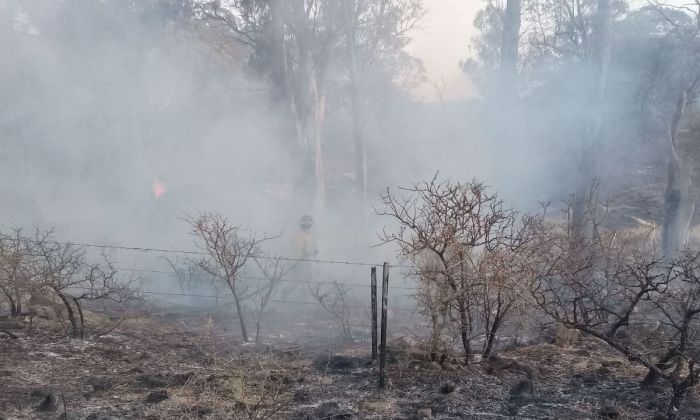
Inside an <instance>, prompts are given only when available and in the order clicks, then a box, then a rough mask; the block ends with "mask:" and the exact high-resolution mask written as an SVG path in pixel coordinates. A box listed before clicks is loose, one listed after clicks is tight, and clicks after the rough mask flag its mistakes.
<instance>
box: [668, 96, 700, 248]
mask: <svg viewBox="0 0 700 420" xmlns="http://www.w3.org/2000/svg"><path fill="white" fill-rule="evenodd" d="M687 101H688V95H687V92H686V91H684V92H683V94H682V95H681V97H680V98H679V100H678V104H677V105H676V109H675V111H674V113H673V119H672V122H671V127H670V131H669V158H668V180H667V185H666V194H665V196H664V222H663V232H662V237H661V247H662V250H663V254H664V257H666V258H673V257H674V256H675V255H676V253H677V252H678V250H679V249H681V248H683V247H684V246H685V245H686V244H687V241H688V234H689V232H690V227H691V221H692V219H693V216H694V214H695V197H694V196H693V194H692V190H693V170H692V163H691V162H689V161H688V157H689V156H687V154H686V153H684V152H683V150H682V148H681V147H680V146H681V141H682V139H680V138H679V132H680V126H681V123H682V119H683V115H684V111H685V107H686V105H687Z"/></svg>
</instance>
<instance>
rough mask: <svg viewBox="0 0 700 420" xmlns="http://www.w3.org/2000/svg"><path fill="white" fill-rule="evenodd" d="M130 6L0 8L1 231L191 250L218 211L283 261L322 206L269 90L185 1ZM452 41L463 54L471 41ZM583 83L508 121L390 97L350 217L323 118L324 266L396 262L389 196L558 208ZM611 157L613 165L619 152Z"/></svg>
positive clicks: (334, 117)
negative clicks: (453, 192) (207, 33)
mask: <svg viewBox="0 0 700 420" xmlns="http://www.w3.org/2000/svg"><path fill="white" fill-rule="evenodd" d="M133 3H134V4H133V5H131V6H128V7H126V6H124V3H123V2H120V1H107V0H105V1H94V0H71V1H61V2H56V1H48V0H43V1H40V0H35V1H31V2H19V1H12V0H10V1H6V2H3V4H2V5H0V23H1V25H0V63H1V64H0V66H1V67H0V69H1V73H0V75H1V77H0V94H1V95H2V98H3V103H4V105H5V106H4V110H3V112H2V114H1V115H0V136H2V140H1V142H0V146H1V148H0V161H1V162H2V165H0V177H1V178H0V193H2V197H3V205H2V206H1V207H0V224H2V225H4V226H10V225H17V226H26V227H34V226H41V227H44V228H49V227H55V228H56V229H57V232H58V236H59V238H61V239H65V240H71V241H76V242H93V243H103V244H119V245H134V246H149V247H155V248H170V249H190V248H192V238H191V237H190V236H189V232H188V226H187V224H186V223H185V222H184V221H183V220H182V218H183V217H185V216H187V215H194V214H197V213H198V212H201V211H212V212H218V213H221V214H223V215H224V216H226V217H227V218H229V220H231V221H232V222H233V223H235V224H241V225H243V226H247V227H250V228H251V229H252V230H254V231H256V232H260V234H262V233H263V232H265V233H267V234H269V235H273V236H274V235H280V234H281V235H282V237H281V238H279V239H277V240H275V241H271V242H270V246H271V247H273V248H274V249H275V250H276V251H277V252H279V253H281V254H287V253H288V252H287V250H288V245H287V242H288V238H289V236H290V235H291V234H292V233H293V232H294V231H295V230H296V229H297V227H296V221H297V220H298V218H299V217H300V216H301V215H302V214H305V213H310V212H311V210H310V209H311V205H310V204H311V203H305V202H303V201H300V200H301V199H300V198H299V197H298V196H297V195H296V194H295V191H294V187H293V183H292V181H291V180H292V179H294V178H295V177H296V176H297V172H298V170H299V168H298V164H297V163H296V162H297V160H298V159H297V156H296V155H295V152H294V150H295V148H296V145H295V144H294V142H295V141H296V139H295V136H294V133H293V132H291V131H290V129H289V126H288V124H286V121H284V119H283V118H281V116H280V115H279V108H278V107H275V106H274V105H273V103H272V102H271V100H270V97H269V95H268V85H267V83H266V82H265V80H262V79H261V78H260V77H258V75H257V74H253V73H252V72H251V71H250V70H249V67H248V66H247V65H246V60H245V57H246V54H247V53H246V52H245V50H243V48H242V47H240V46H236V45H230V44H225V43H224V44H222V43H217V42H211V41H212V40H203V39H202V38H201V37H200V36H199V33H198V31H197V30H196V28H195V27H193V26H192V24H191V22H188V21H187V19H184V18H183V17H182V16H181V13H182V8H181V7H180V6H179V5H178V3H177V2H147V1H143V2H133ZM464 24H465V25H467V23H466V22H465V23H464ZM453 41H454V45H455V46H454V48H456V49H459V50H461V51H466V50H467V49H468V48H467V43H468V42H469V40H468V39H455V40H453ZM221 49H224V50H225V51H224V53H222V51H221ZM454 66H457V63H454ZM544 70H546V69H543V71H544ZM563 73H566V72H563ZM560 74H561V73H560ZM572 74H573V73H572ZM576 85H578V86H576ZM580 85H581V83H580V81H579V80H577V79H576V76H575V74H574V76H572V78H571V79H568V80H564V79H562V80H556V81H554V82H552V83H549V84H547V85H546V86H544V87H543V88H542V89H541V91H540V92H539V93H538V94H535V95H531V96H530V98H531V99H530V101H529V102H526V103H523V104H521V105H519V107H520V108H518V109H516V110H515V111H513V110H512V109H511V110H510V111H512V112H507V110H503V109H499V108H498V105H495V104H499V103H503V102H504V99H505V101H507V99H508V98H499V100H497V101H493V102H492V103H489V102H487V101H484V100H482V99H478V98H473V99H467V100H464V101H453V102H445V103H424V102H419V101H415V100H411V99H410V98H409V96H408V95H405V94H400V93H397V92H390V93H389V94H386V92H376V95H377V96H382V95H384V96H382V98H381V101H380V100H375V102H374V105H372V106H371V107H368V109H367V110H366V112H367V114H368V117H367V126H366V127H365V133H364V134H365V137H366V138H365V142H366V144H367V154H368V174H369V178H368V182H369V192H368V195H369V197H368V200H369V202H368V203H357V202H355V200H356V197H357V196H356V195H355V194H354V188H355V187H354V179H355V178H356V174H354V173H352V172H353V166H352V164H350V163H349V162H350V161H351V160H352V153H353V150H352V146H351V137H350V134H349V128H348V126H349V122H348V118H347V116H346V115H344V114H343V113H342V112H341V111H338V110H333V109H331V110H329V111H328V114H329V116H328V119H327V123H326V126H325V127H324V134H325V136H324V141H325V142H326V143H325V146H324V147H325V148H326V150H325V152H326V171H327V176H328V179H327V182H328V203H327V204H328V208H327V213H326V216H325V217H324V218H322V219H321V218H319V224H317V225H316V226H315V227H314V229H315V230H316V233H317V235H318V242H319V248H320V251H321V252H320V255H319V256H320V257H323V258H327V259H338V260H343V259H370V260H372V261H381V260H384V259H387V260H391V259H394V251H393V250H392V249H391V248H389V247H380V248H376V247H375V248H370V247H369V245H373V244H376V242H377V240H376V236H375V232H376V231H377V229H379V228H381V226H382V225H383V224H384V223H386V220H383V219H381V218H380V217H378V216H376V215H375V214H374V212H373V210H372V207H373V206H374V205H377V203H378V196H379V194H380V192H381V191H382V190H383V189H384V188H386V187H387V186H392V187H393V186H397V185H406V184H410V183H412V182H417V181H421V180H425V179H426V178H429V177H431V176H433V175H434V174H435V173H436V171H438V170H439V171H440V177H441V178H453V179H459V180H470V179H472V178H479V179H482V180H484V181H485V182H486V183H487V184H488V185H490V186H492V187H493V188H494V189H496V190H497V191H499V192H500V194H501V196H502V198H503V199H504V200H505V201H506V203H507V204H512V205H516V206H518V207H521V208H523V209H531V208H535V207H536V206H537V203H538V202H540V201H549V200H558V199H562V198H564V197H565V196H566V192H567V191H569V190H570V186H571V179H570V177H571V173H572V170H571V168H572V167H573V165H575V156H574V149H575V144H576V139H575V138H573V137H574V136H573V135H572V133H573V132H574V131H575V128H574V129H572V128H571V127H576V119H577V115H578V114H579V113H580V112H581V109H580V106H581V101H579V99H580V98H577V97H576V95H574V96H573V99H571V97H572V96H571V95H569V92H567V91H566V89H567V88H570V87H571V86H576V89H578V90H577V92H578V93H580V91H581V90H585V86H583V87H582V86H580ZM547 89H549V90H547ZM625 95H626V96H625ZM625 95H620V97H624V98H625V100H627V99H629V98H628V97H629V96H630V91H629V90H626V91H625ZM545 97H546V98H548V99H547V100H544V99H543V98H545ZM567 97H568V98H569V99H565V98H567ZM620 102H622V100H621V101H620ZM616 109H617V111H620V109H622V108H616ZM618 114H619V115H623V114H624V113H622V111H620V112H618ZM625 115H626V114H625ZM632 125H633V124H630V126H632ZM616 147H617V149H615V151H614V152H615V153H612V154H611V156H614V157H616V158H617V157H619V156H620V155H621V154H622V153H624V151H625V150H624V147H622V146H616ZM358 213H359V214H361V215H362V217H361V218H360V219H361V220H362V221H363V226H362V228H361V229H358V228H357V224H356V221H357V214H358ZM120 258H122V259H126V260H127V261H121V262H123V263H126V264H127V265H128V264H136V263H135V262H133V261H129V260H128V259H129V258H133V259H134V261H135V260H136V257H126V256H120ZM141 259H142V260H143V259H145V257H143V258H141Z"/></svg>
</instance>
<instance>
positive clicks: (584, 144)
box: [572, 0, 612, 239]
mask: <svg viewBox="0 0 700 420" xmlns="http://www.w3.org/2000/svg"><path fill="white" fill-rule="evenodd" d="M610 1H611V0H598V9H597V11H596V17H595V27H594V29H593V37H592V43H591V48H590V53H589V57H588V60H587V62H588V67H589V74H590V77H589V80H590V86H586V88H587V89H588V91H589V92H590V96H589V98H588V101H587V102H588V104H589V106H588V109H589V110H590V114H589V115H588V116H587V117H586V120H587V121H586V124H585V128H584V132H583V133H582V137H581V151H580V157H579V162H578V181H577V186H576V196H575V200H574V203H573V214H572V219H573V220H572V228H573V237H574V238H575V239H581V238H588V237H590V236H591V235H592V234H594V232H592V229H591V228H592V220H586V218H587V206H590V208H591V209H595V208H596V207H597V202H592V203H586V201H585V200H586V199H587V197H588V194H587V191H588V190H589V189H590V187H591V185H593V183H594V182H595V180H596V179H597V178H598V174H599V172H600V168H599V164H600V162H599V160H600V156H599V153H600V152H601V148H602V143H603V142H602V121H603V115H604V114H605V110H604V108H605V92H606V87H607V81H608V67H609V66H610V26H611V24H612V11H611V7H610ZM589 216H590V215H589Z"/></svg>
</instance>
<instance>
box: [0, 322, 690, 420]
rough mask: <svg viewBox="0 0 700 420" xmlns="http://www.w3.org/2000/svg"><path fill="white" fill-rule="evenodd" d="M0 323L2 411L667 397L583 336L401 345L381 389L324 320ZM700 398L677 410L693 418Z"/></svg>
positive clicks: (600, 402)
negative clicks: (253, 340) (493, 348)
mask: <svg viewBox="0 0 700 420" xmlns="http://www.w3.org/2000/svg"><path fill="white" fill-rule="evenodd" d="M228 322H231V321H230V320H229V321H228ZM2 326H3V329H5V330H8V331H9V332H11V333H13V334H14V335H16V336H17V337H18V338H11V337H10V336H9V335H8V334H1V333H0V418H2V419H58V418H65V419H90V420H98V419H99V420H108V419H109V420H115V419H127V418H129V419H130V418H137V419H262V418H270V419H309V420H310V419H426V418H432V419H498V418H519V419H599V418H617V419H653V418H657V417H655V416H658V415H659V413H662V412H663V406H664V404H665V401H667V399H668V392H667V391H666V388H664V387H663V384H660V385H659V386H658V387H656V388H644V387H640V385H639V381H640V378H641V377H642V376H643V375H644V370H643V369H640V368H639V367H637V366H635V365H633V364H631V363H629V362H628V361H627V360H625V359H624V358H622V357H620V356H619V355H618V354H616V353H613V352H611V351H609V350H607V349H606V348H605V347H604V346H603V345H602V344H601V343H599V342H597V341H595V340H592V339H585V338H584V339H582V340H581V342H580V343H579V344H577V345H576V346H565V347H560V346H555V345H552V344H536V345H530V346H526V347H520V348H516V349H512V350H508V351H500V352H499V353H498V356H497V357H496V358H493V359H490V360H488V361H483V362H479V361H475V362H473V363H471V364H469V365H468V366H462V365H460V364H458V363H450V362H449V361H446V362H444V363H443V364H442V365H439V364H437V363H435V362H433V363H426V362H424V361H421V360H418V359H417V358H415V357H412V356H411V355H410V354H411V352H410V351H407V352H401V351H398V352H397V353H392V355H391V356H392V357H390V363H389V364H388V367H387V384H386V387H385V389H383V390H380V389H378V386H377V379H378V369H377V366H376V364H375V363H373V362H372V361H371V360H370V352H369V347H370V346H369V345H368V344H367V343H366V342H365V341H364V340H356V341H355V342H347V341H345V342H343V341H339V340H337V339H336V338H335V337H334V336H333V333H334V329H333V328H332V326H330V325H327V326H326V328H325V330H324V329H323V328H321V327H320V324H319V325H316V327H317V328H316V329H315V331H316V332H317V335H316V337H326V338H327V339H326V340H320V339H318V340H313V341H311V339H310V338H309V337H307V336H302V335H298V336H297V338H298V339H296V340H295V338H294V336H291V337H289V336H287V337H286V338H285V339H278V340H276V341H273V340H270V339H269V337H267V338H266V340H267V341H268V342H267V343H266V344H264V345H257V346H256V345H252V344H245V345H244V344H241V343H240V340H239V339H238V338H237V337H236V336H235V331H225V330H224V329H223V328H222V326H221V324H220V321H212V320H211V319H210V318H205V317H201V316H199V317H198V316H179V317H178V316H175V315H173V314H170V315H168V316H161V317H158V316H153V315H142V316H140V317H138V318H134V319H131V320H129V321H127V322H124V323H122V324H121V325H119V327H118V328H116V329H115V330H114V331H111V332H110V333H108V334H104V335H102V336H95V335H93V336H91V337H89V338H86V339H83V340H81V339H72V338H66V335H65V333H64V331H63V330H61V329H60V328H59V327H57V326H56V325H52V324H50V323H49V322H48V321H41V322H40V323H39V325H36V321H35V325H34V328H33V331H28V329H27V323H26V321H24V320H5V321H3V325H2ZM277 337H279V335H277ZM399 341H401V340H399ZM403 341H405V342H410V340H403ZM504 361H507V362H505V363H504ZM514 361H515V362H514ZM453 362H456V360H454V361H453ZM695 405H696V404H695V402H694V398H690V399H689V401H688V403H687V404H686V406H687V407H685V408H684V413H683V416H682V417H681V418H697V417H696V416H695V414H693V413H696V412H697V411H695V410H696V408H695Z"/></svg>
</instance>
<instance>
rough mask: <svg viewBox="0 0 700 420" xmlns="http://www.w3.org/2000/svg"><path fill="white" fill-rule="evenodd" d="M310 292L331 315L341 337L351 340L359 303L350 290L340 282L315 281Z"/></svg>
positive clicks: (310, 285)
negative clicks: (353, 321) (353, 322)
mask: <svg viewBox="0 0 700 420" xmlns="http://www.w3.org/2000/svg"><path fill="white" fill-rule="evenodd" d="M309 292H310V293H311V296H313V298H314V300H315V301H316V302H318V304H319V305H320V306H321V308H323V310H324V312H326V313H327V314H328V315H330V316H331V320H332V321H333V323H334V324H335V325H336V326H337V327H338V330H339V331H340V335H341V337H342V338H343V339H344V340H346V341H351V340H352V320H353V319H354V318H355V315H356V311H355V309H356V308H357V306H358V304H357V301H356V299H355V297H354V296H353V294H352V293H351V292H350V290H349V289H348V288H347V287H346V286H344V285H343V284H342V283H338V282H332V283H329V282H326V283H322V282H315V283H313V284H309Z"/></svg>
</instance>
